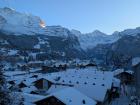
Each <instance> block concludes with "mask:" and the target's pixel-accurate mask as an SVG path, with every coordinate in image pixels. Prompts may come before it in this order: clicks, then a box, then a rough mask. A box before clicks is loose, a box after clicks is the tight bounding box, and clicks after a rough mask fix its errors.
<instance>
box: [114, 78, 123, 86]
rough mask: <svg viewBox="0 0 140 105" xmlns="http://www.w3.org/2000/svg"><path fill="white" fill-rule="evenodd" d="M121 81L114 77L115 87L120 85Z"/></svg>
mask: <svg viewBox="0 0 140 105" xmlns="http://www.w3.org/2000/svg"><path fill="white" fill-rule="evenodd" d="M120 83H121V81H120V80H119V79H117V78H113V87H120Z"/></svg>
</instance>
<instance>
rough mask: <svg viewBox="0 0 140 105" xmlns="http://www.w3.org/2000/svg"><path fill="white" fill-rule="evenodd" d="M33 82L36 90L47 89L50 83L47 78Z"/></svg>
mask: <svg viewBox="0 0 140 105" xmlns="http://www.w3.org/2000/svg"><path fill="white" fill-rule="evenodd" d="M33 84H34V86H35V87H36V88H37V89H38V90H42V91H43V90H48V89H49V87H50V86H51V84H52V83H51V82H50V81H49V80H46V79H44V78H41V79H38V80H36V81H34V82H33Z"/></svg>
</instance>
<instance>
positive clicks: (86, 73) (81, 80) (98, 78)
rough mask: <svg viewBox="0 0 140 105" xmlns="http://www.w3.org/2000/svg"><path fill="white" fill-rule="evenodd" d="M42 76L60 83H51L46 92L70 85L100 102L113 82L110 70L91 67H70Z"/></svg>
mask: <svg viewBox="0 0 140 105" xmlns="http://www.w3.org/2000/svg"><path fill="white" fill-rule="evenodd" d="M44 78H46V79H47V80H49V81H51V82H53V83H55V84H60V85H62V86H56V85H52V87H51V88H50V89H49V90H48V93H51V92H52V93H53V92H56V91H57V90H61V89H65V88H66V87H67V86H69V85H71V86H73V87H74V88H75V89H77V90H78V91H80V92H81V93H83V94H85V95H86V96H88V97H90V98H92V99H94V100H96V101H100V102H103V101H104V99H105V96H106V93H107V90H109V89H111V87H112V83H113V73H112V72H104V73H103V72H102V71H95V70H93V69H92V68H90V69H83V70H74V69H71V70H67V71H64V72H58V73H51V74H48V75H47V76H46V77H44ZM58 78H59V79H58ZM64 85H65V86H64Z"/></svg>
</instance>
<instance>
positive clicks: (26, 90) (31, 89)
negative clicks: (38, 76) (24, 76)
mask: <svg viewBox="0 0 140 105" xmlns="http://www.w3.org/2000/svg"><path fill="white" fill-rule="evenodd" d="M21 90H22V92H24V93H30V92H31V91H36V90H37V88H36V87H35V86H29V87H25V88H22V89H21Z"/></svg>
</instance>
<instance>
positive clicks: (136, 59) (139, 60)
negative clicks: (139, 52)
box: [132, 57, 140, 66]
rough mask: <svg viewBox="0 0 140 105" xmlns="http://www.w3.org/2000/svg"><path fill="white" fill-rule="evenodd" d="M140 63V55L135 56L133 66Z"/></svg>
mask: <svg viewBox="0 0 140 105" xmlns="http://www.w3.org/2000/svg"><path fill="white" fill-rule="evenodd" d="M139 63H140V57H135V58H133V59H132V66H136V65H137V64H139Z"/></svg>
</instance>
